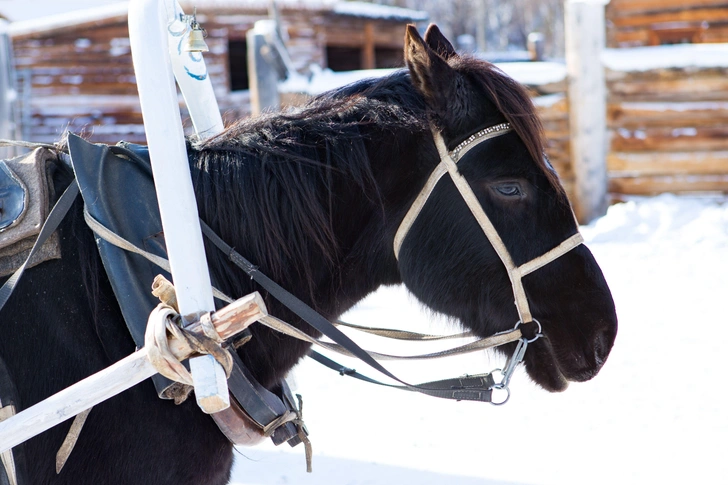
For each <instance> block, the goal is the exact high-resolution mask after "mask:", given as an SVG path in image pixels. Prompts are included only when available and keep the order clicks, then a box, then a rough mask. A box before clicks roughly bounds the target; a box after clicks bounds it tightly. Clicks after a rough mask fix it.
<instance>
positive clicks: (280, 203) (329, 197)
mask: <svg viewBox="0 0 728 485" xmlns="http://www.w3.org/2000/svg"><path fill="white" fill-rule="evenodd" d="M424 112H425V105H424V101H423V100H422V99H421V98H420V97H419V96H418V95H417V94H416V92H415V90H414V89H413V88H412V86H411V84H410V83H409V77H408V74H407V73H406V72H405V71H400V72H397V73H394V74H393V75H391V76H388V77H385V78H381V79H377V80H374V79H369V80H365V81H361V82H358V83H355V84H353V85H350V86H346V87H344V88H341V89H338V90H335V91H332V92H328V93H325V94H322V95H320V96H317V97H315V98H313V99H312V100H310V101H309V102H308V103H307V104H306V105H305V106H303V107H302V108H298V109H291V110H289V111H287V112H284V113H266V114H263V115H262V116H259V117H256V118H249V119H243V120H240V121H238V122H236V123H235V124H233V125H231V126H229V127H228V128H227V129H226V130H225V131H224V132H222V133H221V134H219V135H217V136H215V137H212V138H210V139H207V140H205V141H202V142H197V143H192V144H191V145H190V148H191V149H190V150H189V153H190V160H191V165H192V167H193V178H194V185H195V191H196V193H197V198H198V207H199V210H200V216H201V217H202V218H203V220H205V221H206V222H207V223H208V224H209V225H210V226H211V227H213V228H214V229H215V230H216V231H219V234H220V235H221V237H222V238H223V239H225V240H227V241H229V242H232V241H235V242H236V243H238V244H240V242H243V246H244V250H245V253H244V254H245V256H246V257H248V258H249V259H251V261H252V262H253V263H254V264H257V265H259V266H261V267H262V268H263V269H264V270H265V271H267V272H269V273H270V276H271V277H273V278H274V279H277V280H278V281H290V280H291V278H290V277H287V276H286V275H287V274H289V275H290V272H291V271H294V272H296V273H297V274H298V276H299V277H300V278H301V279H302V281H304V282H305V288H298V289H293V288H291V290H292V291H296V290H298V291H305V292H306V293H307V295H306V296H307V297H308V298H309V300H310V302H312V303H313V306H314V307H316V306H317V298H316V294H315V292H314V289H315V287H316V283H317V282H320V281H321V279H322V278H328V277H331V276H332V274H333V270H334V268H335V267H336V265H337V263H338V262H339V260H340V257H341V253H340V246H339V241H337V240H336V235H335V233H334V229H333V220H332V214H333V206H334V204H335V203H336V201H335V200H334V194H335V191H334V190H333V189H334V184H335V183H337V182H336V181H337V180H341V178H342V177H344V178H345V180H346V181H347V183H349V184H353V185H354V186H355V187H357V188H358V189H360V190H361V191H362V193H363V194H365V196H366V198H367V200H368V201H369V202H371V203H372V204H374V205H377V206H379V207H380V208H382V213H383V207H382V205H381V194H380V193H379V191H378V186H377V183H376V181H375V174H374V173H373V171H372V167H371V164H370V163H369V155H368V153H367V142H368V141H369V140H371V138H372V136H373V135H374V134H375V133H382V131H389V132H395V131H396V132H399V133H402V132H403V131H404V132H409V133H412V132H416V131H422V130H424V129H426V126H427V125H426V123H425V122H424V121H423V120H425V119H426V118H425V116H424ZM375 127H376V130H375V129H374V128H375ZM228 206H234V207H236V209H235V210H233V211H226V210H225V208H226V207H228ZM241 215H242V216H241ZM240 217H243V218H244V219H245V220H244V221H242V220H239V219H238V218H240ZM239 249H240V248H239ZM208 254H209V256H210V257H211V261H214V260H215V259H216V258H217V259H219V255H217V257H216V256H215V253H214V251H209V252H208ZM211 266H214V267H215V269H213V271H214V272H215V273H217V274H216V275H215V277H216V279H217V280H223V281H218V284H220V285H222V286H224V287H227V289H228V291H231V292H233V293H237V294H239V295H241V294H244V293H245V292H247V291H249V289H247V288H245V286H243V285H242V284H241V283H240V281H241V278H242V280H244V279H245V278H244V277H243V276H242V275H241V274H240V273H239V272H238V271H237V270H235V269H232V268H229V265H225V264H224V263H223V262H222V261H219V262H218V264H213V265H211ZM299 296H303V295H299Z"/></svg>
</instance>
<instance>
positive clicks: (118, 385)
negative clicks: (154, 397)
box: [0, 292, 266, 453]
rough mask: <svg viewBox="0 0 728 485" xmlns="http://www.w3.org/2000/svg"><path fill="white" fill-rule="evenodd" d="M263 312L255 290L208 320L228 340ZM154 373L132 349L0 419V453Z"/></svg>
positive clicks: (177, 344) (177, 346)
mask: <svg viewBox="0 0 728 485" xmlns="http://www.w3.org/2000/svg"><path fill="white" fill-rule="evenodd" d="M265 314H266V311H265V305H264V304H263V299H262V298H261V297H260V295H259V294H258V293H257V292H256V293H252V294H250V295H247V296H245V297H243V298H240V299H239V300H236V301H234V302H233V303H231V304H230V305H228V306H226V307H225V308H222V309H220V310H218V311H217V312H215V313H213V314H212V315H211V320H212V323H213V325H214V326H215V330H217V332H218V333H219V334H220V336H221V337H222V338H224V339H228V338H230V337H233V336H235V335H236V334H238V333H240V332H242V331H243V330H245V329H246V328H247V327H249V326H250V325H251V324H252V323H254V322H256V321H258V319H259V318H261V317H262V316H264V315H265ZM187 330H191V331H193V332H196V333H199V334H202V330H201V328H200V323H199V322H195V323H192V324H191V325H189V326H188V327H187ZM169 348H170V350H171V351H172V352H173V353H174V355H175V357H177V358H178V359H179V360H180V361H181V360H184V359H186V358H188V357H190V356H191V355H192V350H191V349H190V348H189V346H188V345H187V344H186V343H185V342H182V341H179V340H177V339H171V340H170V342H169ZM156 373H157V371H156V370H155V369H154V367H153V366H152V364H150V363H149V360H148V359H147V349H146V348H143V349H141V350H139V351H137V352H134V353H133V354H131V355H129V356H128V357H125V358H124V359H122V360H120V361H118V362H116V363H115V364H113V365H112V366H110V367H107V368H106V369H104V370H102V371H100V372H97V373H96V374H93V375H92V376H89V377H87V378H86V379H84V380H82V381H80V382H77V383H76V384H74V385H72V386H70V387H67V388H66V389H63V390H62V391H60V392H57V393H56V394H54V395H52V396H51V397H49V398H47V399H45V400H44V401H41V402H39V403H38V404H36V405H34V406H31V407H29V408H28V409H25V410H23V411H22V412H20V413H18V414H16V415H15V416H13V417H11V418H9V419H7V420H5V421H2V422H0V453H2V452H3V451H6V450H9V449H10V448H12V447H14V446H17V445H19V444H20V443H22V442H24V441H26V440H28V439H30V438H32V437H33V436H36V435H38V434H40V433H42V432H43V431H46V430H47V429H49V428H51V427H53V426H55V425H57V424H59V423H62V422H63V421H65V420H67V419H70V418H72V417H74V416H75V415H77V414H78V413H80V412H82V411H84V410H86V409H88V408H90V407H92V406H95V405H97V404H99V403H101V402H103V401H105V400H107V399H109V398H111V397H113V396H115V395H117V394H119V393H121V392H123V391H125V390H127V389H129V388H130V387H133V386H135V385H136V384H138V383H140V382H141V381H143V380H145V379H147V378H149V377H151V376H153V375H154V374H156Z"/></svg>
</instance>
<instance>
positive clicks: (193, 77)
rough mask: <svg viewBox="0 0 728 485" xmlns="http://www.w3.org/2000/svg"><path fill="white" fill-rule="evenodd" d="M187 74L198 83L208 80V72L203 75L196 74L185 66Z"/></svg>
mask: <svg viewBox="0 0 728 485" xmlns="http://www.w3.org/2000/svg"><path fill="white" fill-rule="evenodd" d="M185 72H186V73H187V75H188V76H189V77H191V78H192V79H195V80H197V81H204V80H205V79H207V71H205V72H203V73H202V74H195V73H194V72H191V71H190V70H189V69H188V68H187V66H185Z"/></svg>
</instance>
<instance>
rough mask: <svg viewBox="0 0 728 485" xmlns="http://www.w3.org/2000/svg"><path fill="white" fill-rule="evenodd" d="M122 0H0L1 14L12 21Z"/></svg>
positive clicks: (52, 14) (48, 15) (64, 12)
mask: <svg viewBox="0 0 728 485" xmlns="http://www.w3.org/2000/svg"><path fill="white" fill-rule="evenodd" d="M119 1H120V0H60V1H59V0H0V15H2V16H4V17H6V18H7V19H8V20H9V21H11V22H18V21H25V20H31V19H37V18H41V17H50V16H55V15H59V14H66V13H68V12H73V11H77V10H86V9H90V8H94V7H99V6H102V5H108V4H111V3H119Z"/></svg>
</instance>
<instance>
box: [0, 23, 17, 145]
mask: <svg viewBox="0 0 728 485" xmlns="http://www.w3.org/2000/svg"><path fill="white" fill-rule="evenodd" d="M9 25H10V23H9V22H8V21H7V20H4V19H0V138H5V139H8V140H12V139H13V138H15V118H14V114H15V113H14V112H13V102H14V99H15V86H14V81H15V68H14V67H13V60H12V50H13V48H12V44H11V42H10V37H9V36H8V26H9ZM15 155H16V149H15V148H14V147H7V148H2V149H0V158H10V157H13V156H15Z"/></svg>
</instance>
